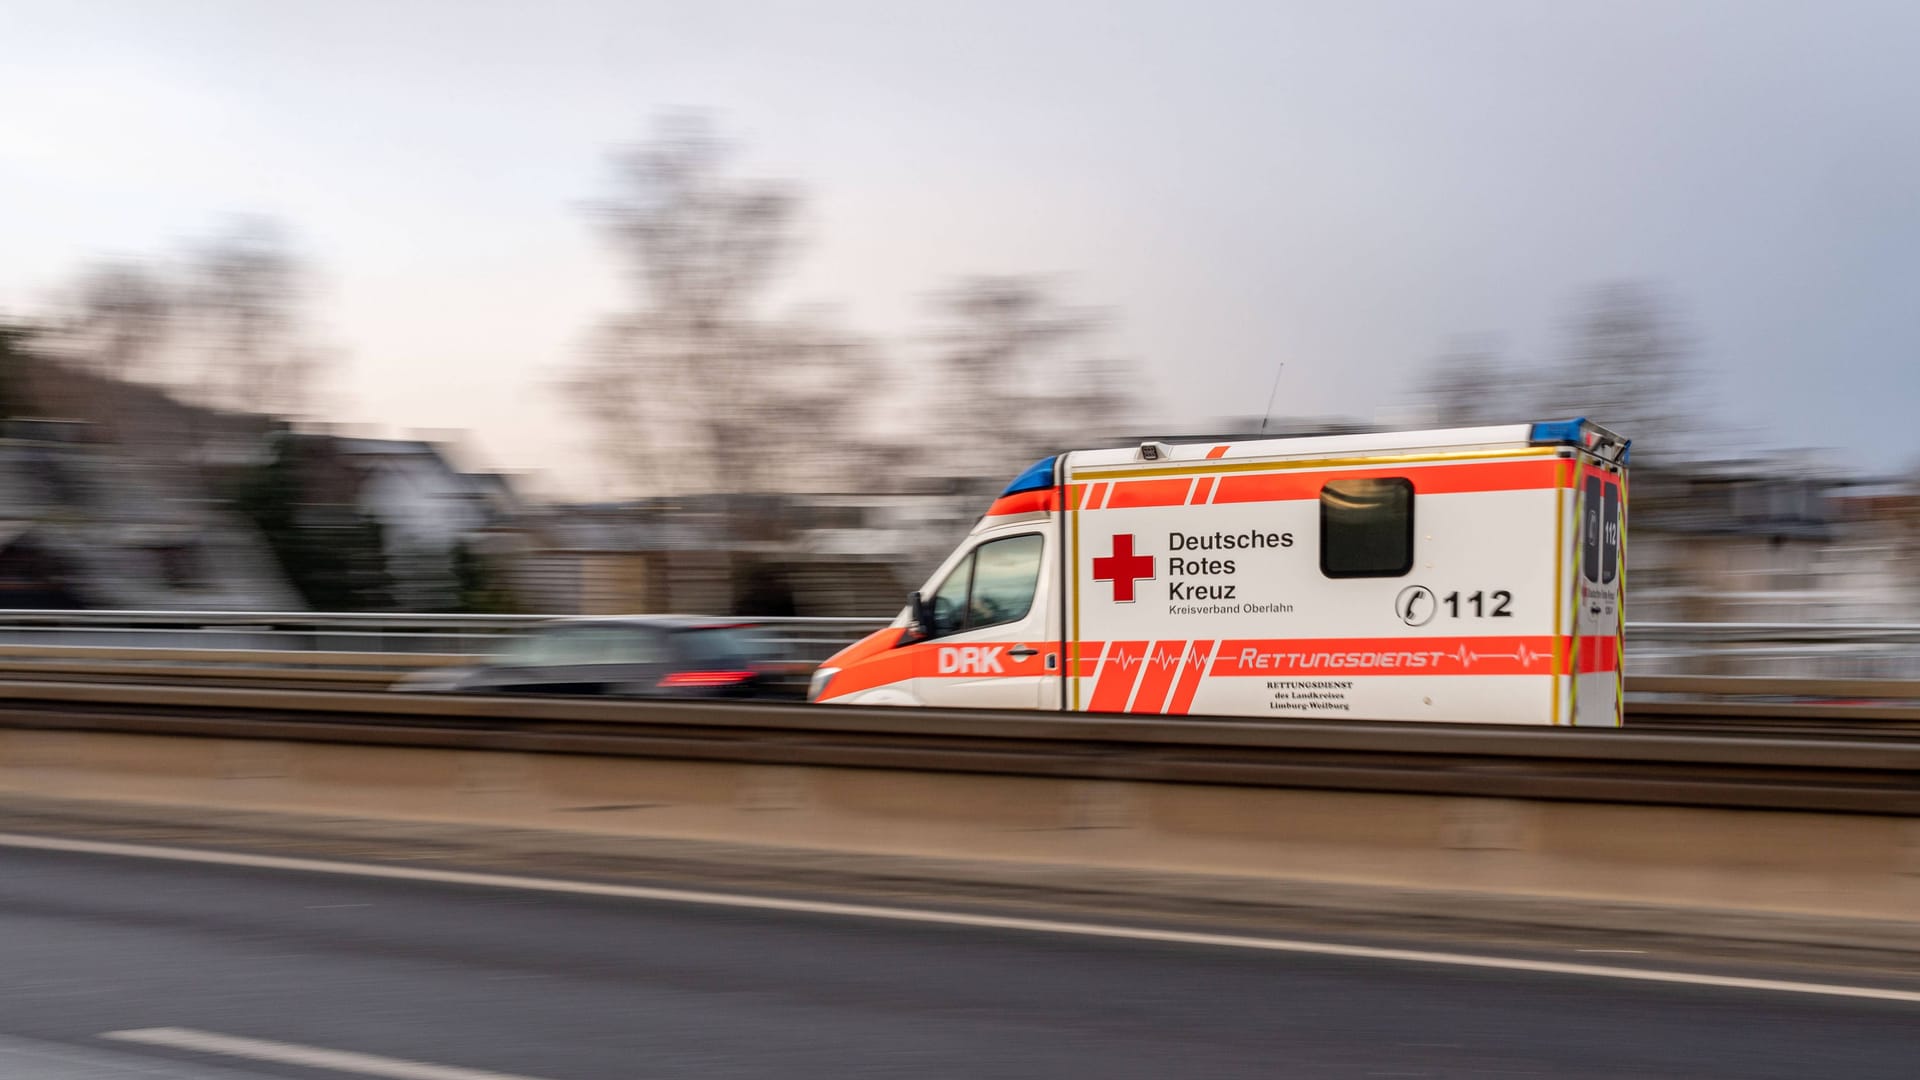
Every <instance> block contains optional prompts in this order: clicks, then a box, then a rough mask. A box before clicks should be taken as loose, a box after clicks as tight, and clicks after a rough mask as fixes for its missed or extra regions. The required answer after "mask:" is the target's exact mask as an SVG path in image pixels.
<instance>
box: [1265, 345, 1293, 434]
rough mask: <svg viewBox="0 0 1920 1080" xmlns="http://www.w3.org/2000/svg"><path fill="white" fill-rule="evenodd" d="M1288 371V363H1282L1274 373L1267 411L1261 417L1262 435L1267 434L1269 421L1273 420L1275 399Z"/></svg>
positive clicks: (1283, 361)
mask: <svg viewBox="0 0 1920 1080" xmlns="http://www.w3.org/2000/svg"><path fill="white" fill-rule="evenodd" d="M1286 370H1287V362H1286V361H1285V360H1282V361H1280V370H1279V371H1276V372H1274V373H1273V389H1271V390H1269V391H1267V411H1266V412H1265V413H1263V414H1261V417H1260V434H1262V435H1265V434H1266V433H1267V421H1268V420H1271V419H1273V398H1274V395H1276V394H1278V393H1279V392H1280V376H1281V375H1282V374H1284V373H1285V372H1286Z"/></svg>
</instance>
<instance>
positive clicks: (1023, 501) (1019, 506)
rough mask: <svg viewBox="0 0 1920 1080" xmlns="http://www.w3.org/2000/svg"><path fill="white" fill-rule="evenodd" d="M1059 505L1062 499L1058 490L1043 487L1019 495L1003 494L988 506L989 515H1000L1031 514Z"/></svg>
mask: <svg viewBox="0 0 1920 1080" xmlns="http://www.w3.org/2000/svg"><path fill="white" fill-rule="evenodd" d="M1059 505H1060V501H1059V499H1058V498H1057V492H1056V490H1055V489H1054V488H1043V489H1042V490H1040V491H1023V492H1021V493H1020V494H1018V495H1002V496H1000V497H999V498H998V499H995V500H993V505H992V506H990V507H988V508H987V516H988V517H998V516H1000V515H1003V514H1031V513H1034V512H1035V511H1038V510H1053V509H1055V508H1057V507H1058V506H1059Z"/></svg>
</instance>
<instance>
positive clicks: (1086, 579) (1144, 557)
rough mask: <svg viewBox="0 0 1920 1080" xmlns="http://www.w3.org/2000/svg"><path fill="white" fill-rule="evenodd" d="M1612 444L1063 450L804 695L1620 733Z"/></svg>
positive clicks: (1380, 441)
mask: <svg viewBox="0 0 1920 1080" xmlns="http://www.w3.org/2000/svg"><path fill="white" fill-rule="evenodd" d="M1627 457H1628V443H1627V441H1626V440H1625V439H1622V438H1620V437H1619V436H1618V435H1615V434H1614V433H1613V432H1610V431H1608V430H1606V429H1605V428H1602V427H1599V426H1597V425H1594V424H1590V423H1588V422H1586V421H1585V420H1566V421H1555V422H1550V423H1538V424H1520V425H1512V426H1500V427H1480V428H1462V429H1455V430H1445V431H1419V432H1405V433H1396V434H1370V435H1341V436H1331V437H1312V438H1274V439H1258V440H1247V441H1220V442H1203V443H1186V444H1178V445H1169V444H1166V443H1160V442H1148V443H1143V444H1141V445H1139V446H1137V447H1129V448H1125V449H1117V450H1081V451H1074V452H1072V453H1066V454H1061V455H1059V456H1058V457H1053V458H1049V459H1047V460H1045V461H1042V462H1039V463H1037V464H1036V465H1034V466H1033V467H1032V468H1030V469H1028V470H1027V471H1026V472H1025V473H1023V474H1022V475H1021V476H1020V477H1019V479H1017V480H1015V481H1014V482H1013V484H1012V485H1011V486H1009V487H1008V488H1007V489H1006V491H1005V493H1004V494H1002V495H1001V497H1000V498H999V499H998V500H997V501H996V502H995V503H994V504H993V507H992V508H991V509H990V510H989V511H988V512H987V514H986V516H985V517H983V518H982V519H981V521H980V523H979V524H978V525H977V526H976V527H975V528H974V530H973V532H972V533H971V534H970V535H969V536H968V538H967V540H966V542H965V543H964V544H962V545H961V546H960V548H959V549H958V550H957V551H955V552H954V553H953V555H952V556H950V557H949V558H948V559H947V560H946V562H945V563H944V564H943V565H942V566H941V567H940V569H939V571H938V572H936V573H935V574H934V575H933V577H932V578H931V579H930V580H929V581H928V582H927V584H926V587H925V589H924V590H923V591H921V592H918V593H915V594H914V595H913V598H912V600H911V602H910V603H909V605H908V607H907V609H906V610H905V611H903V612H901V614H900V616H899V617H898V618H897V619H895V620H894V621H893V623H892V624H891V625H890V626H888V627H887V628H886V629H885V630H882V631H879V632H877V633H875V634H873V635H871V636H870V637H868V638H866V639H865V640H863V641H860V642H858V643H857V644H854V645H852V646H849V647H848V648H846V649H844V650H842V651H841V652H840V653H839V654H838V655H836V656H834V657H833V658H832V659H831V660H828V661H827V662H826V664H825V665H823V666H822V667H821V668H820V669H819V670H818V672H817V673H816V674H815V675H814V678H813V684H812V687H811V690H810V693H809V697H810V698H811V699H812V700H815V701H821V702H833V703H840V704H861V705H918V706H940V707H978V708H1027V709H1057V710H1067V711H1074V712H1093V713H1145V714H1163V715H1168V716H1186V715H1209V716H1237V717H1281V718H1299V717H1320V718H1337V719H1367V720H1433V721H1446V722H1456V723H1505V724H1569V725H1570V724H1580V725H1617V724H1619V723H1620V722H1621V684H1620V676H1621V635H1622V628H1623V624H1624V619H1625V615H1624V607H1623V599H1624V585H1625V557H1624V556H1625V534H1626V507H1627V499H1626V472H1627Z"/></svg>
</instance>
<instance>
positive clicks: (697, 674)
mask: <svg viewBox="0 0 1920 1080" xmlns="http://www.w3.org/2000/svg"><path fill="white" fill-rule="evenodd" d="M753 674H754V673H753V672H751V671H676V672H674V673H673V674H671V675H669V676H667V677H666V678H664V679H661V680H660V686H661V687H662V688H666V687H674V686H678V687H687V686H737V685H739V684H740V683H743V682H746V681H747V680H748V679H751V678H753Z"/></svg>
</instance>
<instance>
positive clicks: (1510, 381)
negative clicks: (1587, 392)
mask: <svg viewBox="0 0 1920 1080" xmlns="http://www.w3.org/2000/svg"><path fill="white" fill-rule="evenodd" d="M1421 385H1422V389H1421V393H1420V404H1421V405H1422V406H1424V407H1425V408H1427V409H1430V410H1431V411H1432V413H1433V422H1434V423H1435V424H1438V425H1440V426H1442V427H1477V426H1479V425H1482V424H1502V423H1513V422H1516V421H1518V420H1521V419H1524V418H1525V414H1527V413H1528V412H1530V411H1531V410H1532V407H1533V403H1532V402H1531V401H1530V400H1528V398H1529V392H1528V390H1527V388H1526V387H1525V386H1523V385H1520V384H1519V383H1518V380H1517V379H1516V375H1515V372H1514V371H1513V370H1512V368H1511V367H1510V366H1509V365H1508V364H1507V363H1506V361H1505V360H1504V359H1503V358H1502V357H1501V354H1500V342H1499V341H1498V339H1496V338H1494V337H1491V336H1488V335H1479V336H1463V337H1458V338H1455V339H1453V340H1452V341H1450V342H1448V343H1447V345H1446V347H1445V348H1444V349H1443V350H1442V351H1441V353H1440V355H1439V356H1437V357H1435V358H1434V360H1433V362H1432V363H1431V365H1429V367H1428V369H1427V374H1426V378H1425V379H1424V380H1423V381H1422V384H1421Z"/></svg>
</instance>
